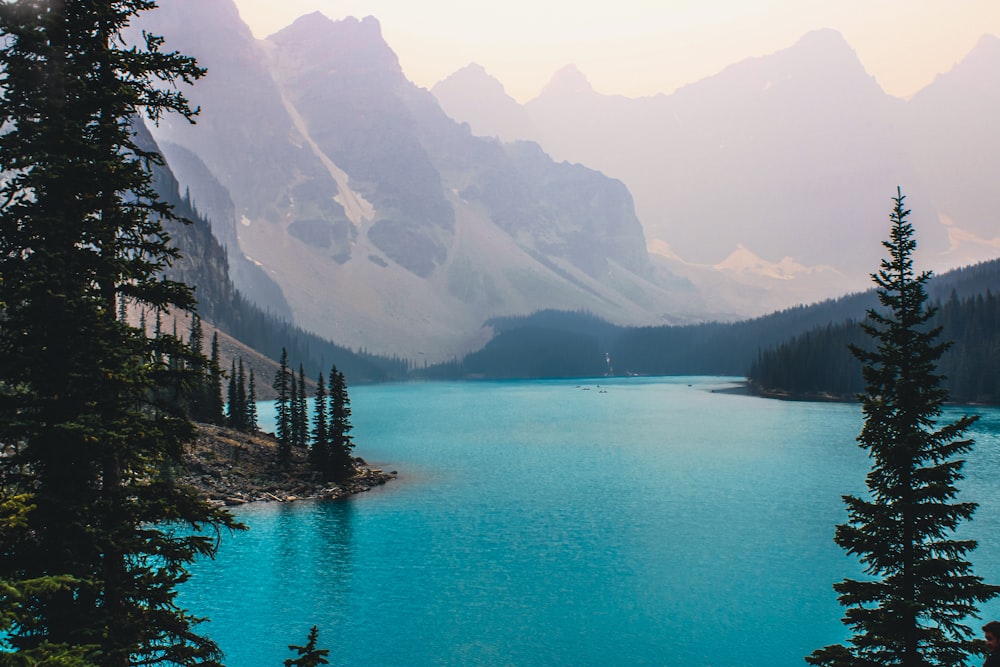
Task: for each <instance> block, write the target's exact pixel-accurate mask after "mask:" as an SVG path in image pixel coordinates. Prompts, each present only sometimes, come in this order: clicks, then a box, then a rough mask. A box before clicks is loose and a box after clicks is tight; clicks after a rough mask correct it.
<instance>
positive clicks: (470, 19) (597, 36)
mask: <svg viewBox="0 0 1000 667" xmlns="http://www.w3.org/2000/svg"><path fill="white" fill-rule="evenodd" d="M216 1H217V0H216ZM236 4H237V5H238V6H239V9H240V13H241V15H242V16H243V19H244V20H245V21H246V22H247V23H248V24H249V25H250V28H251V29H252V30H253V31H254V34H255V35H257V36H258V37H266V36H267V35H269V34H271V33H272V32H275V31H276V30H280V29H281V28H283V27H285V26H286V25H288V24H289V23H291V22H292V21H293V20H294V19H295V18H297V17H298V16H301V15H303V14H307V13H309V12H312V11H316V10H319V11H321V12H323V13H324V14H325V15H326V16H328V17H330V18H331V19H340V18H343V17H345V16H356V17H358V18H361V17H364V16H368V15H371V16H375V17H376V18H377V19H378V20H379V21H380V23H381V24H382V33H383V35H384V37H385V39H386V41H387V42H388V43H389V46H390V47H392V49H393V50H394V51H395V52H396V54H397V55H398V56H399V60H400V63H401V65H402V67H403V70H404V72H405V73H406V75H407V77H408V78H409V79H410V80H411V81H413V82H414V83H416V84H417V85H420V86H424V87H427V88H429V87H431V86H433V85H434V84H435V83H437V82H438V81H440V80H441V79H443V78H444V77H446V76H448V75H449V74H451V73H452V72H454V71H455V70H457V69H459V68H461V67H464V66H465V65H467V64H469V63H470V62H476V63H479V64H480V65H482V66H483V67H485V68H486V70H487V71H488V72H489V73H490V74H492V75H493V76H495V77H497V78H498V79H500V81H501V82H503V84H504V86H505V87H506V89H507V92H508V93H510V94H511V95H512V96H514V97H515V98H517V99H518V100H520V101H522V102H524V101H527V100H528V99H530V98H532V97H534V96H535V95H537V94H538V93H539V92H540V91H541V89H542V87H543V86H544V85H545V83H546V82H548V80H549V79H550V78H551V76H552V74H553V73H554V72H555V71H556V70H557V69H559V68H560V67H562V66H564V65H567V64H570V63H573V64H575V65H577V66H578V67H579V68H580V69H581V70H582V71H583V72H584V74H586V75H587V78H588V79H589V80H590V82H591V84H593V86H594V88H596V89H597V90H598V91H600V92H602V93H609V94H610V93H618V94H623V95H628V96H630V97H637V96H642V95H652V94H655V93H658V92H671V91H673V90H674V89H676V88H677V87H678V86H681V85H684V84H686V83H690V82H692V81H697V80H698V79H701V78H704V77H706V76H710V75H712V74H715V73H716V72H718V71H719V70H721V69H722V68H724V67H725V66H726V65H730V64H732V63H734V62H738V61H740V60H743V59H745V58H747V57H751V56H761V55H765V54H768V53H773V52H774V51H777V50H780V49H783V48H785V47H787V46H791V45H792V44H793V43H794V42H795V41H797V40H798V38H799V37H801V36H802V35H804V34H805V33H806V32H808V31H810V30H815V29H819V28H834V29H836V30H839V31H840V32H841V33H842V34H843V35H844V37H846V39H847V41H848V42H850V43H851V45H852V46H853V47H854V49H855V50H856V51H857V53H858V56H859V57H860V58H861V61H862V62H863V63H864V65H865V67H866V69H867V70H868V72H869V73H870V74H872V75H874V76H875V78H876V79H877V80H878V82H879V83H880V84H881V85H882V87H883V88H884V89H885V90H886V91H887V92H888V93H890V94H893V95H897V96H901V97H905V96H908V95H911V94H912V93H914V92H916V91H917V90H919V89H920V88H921V87H923V86H925V85H926V84H928V83H930V82H931V81H932V80H933V78H934V76H935V75H936V74H938V73H940V72H944V71H947V70H948V69H950V68H951V66H952V65H954V64H955V63H956V62H957V61H958V60H960V59H961V58H962V57H963V56H965V55H966V54H967V53H968V52H969V51H970V50H971V49H972V47H973V46H975V44H976V42H977V41H978V39H979V37H980V36H981V35H983V34H984V33H990V34H993V35H1000V0H602V1H600V2H599V1H597V0H589V1H588V0H583V1H582V2H581V0H490V1H489V2H484V1H481V0H236Z"/></svg>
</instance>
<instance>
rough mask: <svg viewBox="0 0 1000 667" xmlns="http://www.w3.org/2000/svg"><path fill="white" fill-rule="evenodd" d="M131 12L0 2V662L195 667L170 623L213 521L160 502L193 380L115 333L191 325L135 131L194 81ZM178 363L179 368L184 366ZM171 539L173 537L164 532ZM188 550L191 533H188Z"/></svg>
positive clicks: (187, 644) (205, 655) (181, 619)
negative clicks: (147, 323) (145, 325)
mask: <svg viewBox="0 0 1000 667" xmlns="http://www.w3.org/2000/svg"><path fill="white" fill-rule="evenodd" d="M153 7H155V3H154V2H152V1H150V0H58V1H55V2H53V1H51V0H44V1H43V0H5V1H4V2H0V127H2V128H3V132H2V133H0V311H2V312H0V448H2V450H3V451H2V455H0V506H2V507H3V508H4V510H3V511H2V512H0V550H2V553H0V662H3V663H4V664H67V665H68V664H74V665H77V664H93V665H101V666H107V667H112V666H113V667H120V666H126V665H138V664H143V665H154V664H172V665H214V664H218V663H219V660H220V657H221V656H220V654H219V651H218V649H217V647H216V645H215V644H214V643H213V642H212V641H210V640H209V639H207V638H205V637H203V636H200V635H198V634H197V632H196V625H197V622H198V619H196V618H194V617H192V616H191V615H190V614H188V613H187V612H186V611H185V610H183V609H181V608H179V607H178V606H177V600H176V590H177V586H178V585H179V584H181V583H182V582H183V581H185V580H186V578H187V576H188V575H187V572H186V569H185V568H186V566H187V565H188V564H189V563H190V562H191V561H193V560H194V559H195V558H198V557H202V556H206V555H212V554H213V553H214V551H215V548H216V545H217V539H216V535H217V532H218V530H219V529H220V528H223V527H227V526H228V527H235V524H234V522H233V520H232V519H231V517H230V516H229V515H228V514H227V513H226V512H225V511H224V510H221V509H217V508H213V507H211V506H209V505H208V504H206V503H204V502H202V501H201V500H199V499H198V498H197V497H196V496H195V495H193V493H191V492H189V491H187V490H185V489H183V488H179V487H177V486H176V485H174V483H173V481H172V479H173V476H172V475H171V474H169V471H170V470H171V469H172V468H174V467H176V466H178V465H179V464H180V462H181V454H182V447H183V444H184V443H185V442H186V441H187V440H188V439H190V438H191V437H192V435H193V425H192V423H191V422H190V421H189V419H188V417H187V416H186V415H185V414H184V411H183V410H182V409H181V407H180V406H179V405H178V403H177V401H176V400H175V399H176V397H177V396H178V395H179V393H178V392H183V391H185V390H186V389H187V388H189V387H190V386H191V382H192V379H193V378H192V376H191V373H190V369H191V368H192V367H195V366H199V365H201V363H202V360H201V359H200V354H199V353H196V352H195V351H193V350H192V349H191V348H190V347H189V346H188V345H186V344H185V343H183V342H182V341H181V340H180V339H179V338H178V337H177V336H176V335H170V334H164V333H163V332H162V331H161V332H160V335H158V336H156V337H154V338H150V337H148V336H147V335H146V332H145V331H143V330H141V329H139V328H135V327H132V326H130V325H129V324H128V323H127V322H126V321H124V318H121V317H119V314H120V313H122V312H124V310H125V306H126V305H128V306H130V307H138V308H140V309H141V312H143V313H145V312H146V311H147V310H149V311H151V312H154V313H155V314H156V315H157V321H159V319H160V315H161V314H163V313H166V312H168V310H175V311H191V310H192V309H193V307H194V298H193V293H192V291H191V289H189V288H188V287H187V286H185V285H183V284H181V283H177V282H173V281H170V280H167V279H165V278H164V277H163V272H164V269H166V268H167V267H168V266H169V265H170V264H171V263H172V262H173V261H174V260H175V259H176V258H177V257H178V253H177V250H176V249H175V248H174V247H173V246H172V245H171V242H170V237H169V235H168V234H167V233H166V231H165V230H164V227H163V226H162V221H164V220H166V219H171V218H173V217H174V216H173V213H172V210H171V208H170V207H169V206H167V205H166V204H164V203H163V202H162V201H161V200H160V199H159V198H158V197H157V195H156V193H155V192H154V190H153V188H152V181H151V172H150V169H151V167H152V165H154V164H157V163H159V162H160V157H159V156H158V155H157V154H155V153H151V152H148V151H145V150H142V149H141V148H140V147H139V146H137V144H136V142H135V130H134V127H135V126H134V123H137V122H140V121H139V120H138V118H139V117H140V114H145V116H146V117H147V118H148V119H150V120H152V121H156V120H157V119H159V118H160V117H161V116H162V115H163V114H165V113H170V112H175V113H179V114H180V115H181V116H182V117H184V118H187V119H189V120H190V119H192V116H193V112H192V110H191V109H190V108H189V106H188V104H187V101H186V100H185V98H184V96H183V95H182V94H181V92H180V91H179V90H178V88H177V84H180V83H190V82H193V81H194V80H196V79H197V78H199V77H200V76H201V75H202V73H203V70H201V69H200V68H199V67H198V65H197V63H196V62H195V61H194V60H193V59H191V58H189V57H186V56H183V55H179V54H176V53H166V52H163V51H162V50H161V46H162V44H163V41H162V40H161V39H160V38H158V37H155V36H152V35H145V39H144V43H143V44H142V45H140V46H137V47H130V46H126V45H125V43H124V41H123V39H122V37H121V36H122V33H123V31H124V30H125V29H126V27H127V26H128V24H129V22H130V21H131V20H132V19H133V18H135V17H136V16H137V15H138V14H140V13H141V12H143V11H146V10H149V9H152V8H153ZM195 360H197V363H192V362H194V361H195ZM178 528H179V529H178ZM206 531H207V532H206Z"/></svg>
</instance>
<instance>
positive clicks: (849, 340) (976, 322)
mask: <svg viewBox="0 0 1000 667" xmlns="http://www.w3.org/2000/svg"><path fill="white" fill-rule="evenodd" d="M934 310H935V314H934V317H933V318H932V319H931V320H930V322H931V326H933V327H940V328H941V336H942V338H943V339H944V340H946V341H950V342H951V346H950V347H949V348H948V349H947V350H946V351H945V353H944V354H943V355H942V357H941V359H940V361H939V362H938V372H939V373H940V374H941V375H943V376H944V383H943V384H944V386H945V387H946V388H947V389H948V391H949V394H950V396H951V400H952V401H954V402H957V403H988V404H997V403H1000V298H998V296H997V295H996V294H994V293H993V292H992V291H989V290H987V291H986V293H985V294H979V295H976V296H970V297H965V298H959V297H958V295H957V294H955V293H953V294H952V295H951V297H950V298H948V300H947V301H945V302H943V303H938V304H936V305H935V306H934ZM866 345H867V340H866V336H865V334H864V332H863V331H862V328H861V321H860V320H855V319H849V320H845V321H843V322H840V323H838V324H828V325H826V326H825V327H817V328H814V329H811V330H809V331H806V332H805V333H802V334H799V335H798V336H795V337H793V338H791V339H790V340H788V341H785V342H783V343H781V344H779V345H776V346H774V347H771V348H768V349H766V350H763V351H761V352H760V354H759V355H758V358H757V359H756V360H755V361H754V362H753V364H752V365H751V366H750V369H749V371H748V372H747V378H748V379H749V380H750V382H751V384H752V386H753V387H754V388H755V389H756V390H757V391H759V392H761V393H763V394H765V395H781V396H792V397H803V398H817V397H819V398H822V397H826V398H834V399H851V398H853V397H854V396H856V395H857V394H858V393H860V392H861V391H862V390H863V389H864V380H863V378H862V376H861V364H860V362H859V361H858V360H857V359H856V358H855V356H854V355H853V354H852V353H851V351H850V347H851V346H856V347H860V348H862V349H864V348H865V347H866Z"/></svg>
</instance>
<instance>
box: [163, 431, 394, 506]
mask: <svg viewBox="0 0 1000 667" xmlns="http://www.w3.org/2000/svg"><path fill="white" fill-rule="evenodd" d="M197 427H198V431H197V435H196V436H195V438H194V439H193V440H192V441H191V442H190V443H189V444H188V445H187V446H186V447H185V451H184V464H185V466H184V467H185V469H184V470H183V471H182V472H180V473H179V474H178V475H177V481H178V482H179V483H180V484H183V485H186V486H189V487H191V488H194V489H195V490H196V491H197V492H198V494H199V495H201V496H203V497H205V498H206V499H208V501H209V502H211V503H213V504H218V505H227V506H235V505H244V504H247V503H253V502H294V501H296V500H316V499H326V500H340V499H343V498H347V497H349V496H352V495H356V494H359V493H364V492H366V491H369V490H371V489H373V488H375V487H377V486H381V485H383V484H385V483H386V482H388V481H389V480H392V479H395V478H396V475H397V473H396V471H395V470H393V471H391V472H384V471H383V470H381V469H380V468H376V467H373V466H370V465H369V464H368V463H366V462H365V461H364V460H363V459H361V458H360V457H355V458H354V462H355V467H354V473H353V474H352V475H350V476H349V477H347V478H346V479H344V480H342V481H340V482H333V481H331V480H327V479H323V476H322V475H321V474H320V473H319V472H317V471H316V470H315V469H314V468H313V467H312V466H311V465H310V464H309V460H308V456H309V453H308V450H307V449H305V448H301V447H293V448H292V454H291V460H290V461H289V463H288V465H287V466H282V465H280V464H279V463H278V440H277V438H275V437H274V436H273V435H271V434H270V433H253V434H251V433H242V432H240V431H235V430H233V429H229V428H224V427H220V426H214V425H210V424H198V425H197Z"/></svg>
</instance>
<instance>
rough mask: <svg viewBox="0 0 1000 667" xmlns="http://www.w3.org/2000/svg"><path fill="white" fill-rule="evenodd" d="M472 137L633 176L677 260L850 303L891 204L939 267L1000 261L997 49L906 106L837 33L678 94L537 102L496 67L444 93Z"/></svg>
mask: <svg viewBox="0 0 1000 667" xmlns="http://www.w3.org/2000/svg"><path fill="white" fill-rule="evenodd" d="M433 93H434V94H435V96H436V97H437V98H438V101H439V102H440V103H441V106H442V108H443V109H444V110H445V111H446V112H447V113H448V114H449V115H451V116H452V117H453V118H455V119H456V120H459V121H462V122H466V123H468V124H469V125H470V127H471V129H472V131H473V133H475V134H478V135H482V136H496V137H498V138H500V139H502V140H505V141H512V140H518V139H530V140H533V141H537V142H538V143H539V144H540V145H541V146H542V147H543V148H544V149H545V150H546V151H547V152H548V153H550V154H551V155H552V156H553V157H554V158H555V159H559V160H569V161H572V162H580V163H584V164H587V165H588V166H590V167H593V168H596V169H599V170H601V171H602V172H604V173H606V174H608V175H609V176H612V177H615V178H619V179H621V180H622V181H623V182H624V183H625V184H626V185H627V186H628V188H629V190H630V191H631V192H632V194H633V196H634V197H635V202H636V211H637V213H638V216H639V219H640V220H641V221H642V223H643V226H644V228H645V232H646V237H647V241H648V243H649V246H650V249H651V250H652V251H653V252H654V253H656V254H658V255H659V256H661V257H664V258H666V259H667V260H668V261H669V262H670V266H672V267H673V270H674V271H678V272H683V271H684V269H683V268H682V267H683V266H684V265H690V264H696V265H709V266H714V267H716V268H718V269H720V270H722V271H724V272H727V273H729V274H731V275H735V274H744V275H747V276H749V275H751V274H757V275H761V276H763V275H768V274H770V276H771V277H773V278H778V279H783V280H785V281H788V282H802V281H803V279H805V281H806V282H808V281H809V280H812V281H815V280H816V279H817V278H819V279H820V282H821V284H820V285H813V286H811V287H810V289H816V290H818V291H815V292H813V293H814V294H815V295H819V293H820V291H821V290H822V283H825V284H826V285H827V286H828V288H829V286H835V287H836V289H837V292H836V293H843V292H844V291H846V290H847V289H848V288H857V287H860V286H861V285H862V284H863V283H864V282H865V281H866V280H867V273H868V272H870V271H871V270H873V268H874V267H876V266H877V261H878V258H879V257H880V255H881V252H882V248H881V245H880V243H879V241H880V239H882V238H883V237H884V236H885V234H886V230H887V224H886V215H887V211H888V208H889V197H890V196H891V195H892V194H893V193H894V192H895V189H896V186H897V185H900V186H902V188H903V191H904V193H905V194H907V195H908V200H907V201H908V204H910V205H911V207H912V208H913V211H914V215H913V219H914V221H915V224H916V226H917V230H918V235H917V236H918V241H919V243H920V247H921V249H922V250H921V256H920V259H921V261H923V262H926V263H927V265H928V266H930V267H932V268H935V269H936V270H941V269H945V268H951V267H954V266H960V265H964V264H968V263H971V262H974V261H981V260H983V259H989V258H993V257H996V256H997V255H1000V219H998V211H1000V188H996V187H995V184H996V183H997V182H1000V181H998V179H1000V39H998V38H996V37H993V36H985V37H983V38H982V39H981V41H980V42H979V43H978V44H977V45H976V46H975V48H974V49H973V51H972V52H971V53H970V54H969V55H968V56H967V57H966V58H965V59H964V60H963V61H962V62H961V63H959V64H958V65H956V66H955V67H954V69H953V70H952V71H950V72H948V73H946V74H942V75H940V76H939V77H938V78H937V79H936V80H935V81H934V82H933V83H932V84H931V85H929V86H927V87H926V88H925V89H924V90H922V91H921V92H919V93H918V94H917V95H915V96H914V97H913V98H912V99H910V100H908V101H904V100H900V99H897V98H894V97H891V96H889V95H887V94H886V93H884V92H883V91H882V89H881V88H880V87H879V86H878V84H877V82H876V81H875V80H874V79H873V78H872V77H871V76H870V75H868V73H867V72H866V71H865V70H864V68H863V66H862V65H861V63H860V61H859V60H858V58H857V56H856V55H855V53H854V51H853V50H852V49H851V47H850V45H849V44H848V43H847V42H846V41H845V40H844V39H843V37H841V35H840V34H839V33H837V32H835V31H832V30H821V31H817V32H813V33H810V34H807V35H806V36H804V37H803V38H802V39H801V40H800V41H799V42H798V43H796V44H794V45H793V46H791V47H789V48H787V49H785V50H783V51H779V52H777V53H775V54H772V55H769V56H766V57H761V58H753V59H748V60H745V61H743V62H740V63H737V64H734V65H732V66H731V67H729V68H727V69H725V70H723V71H722V72H720V73H719V74H717V75H715V76H713V77H709V78H707V79H704V80H702V81H699V82H697V83H694V84H692V85H689V86H686V87H684V88H681V89H679V90H677V91H676V92H674V93H673V94H670V95H657V96H654V97H647V98H640V99H629V98H625V97H620V96H610V95H603V94H600V93H598V92H597V91H595V90H594V89H593V88H592V87H591V86H590V84H589V83H588V82H587V80H586V78H585V76H584V75H583V74H582V73H581V72H579V71H578V70H577V69H576V68H575V67H572V66H569V67H567V68H565V69H563V70H560V71H559V72H557V73H556V74H555V76H554V77H553V79H552V80H551V82H550V84H549V85H548V86H547V87H546V88H545V89H544V90H543V92H542V93H541V94H540V95H539V96H538V97H537V98H535V99H533V100H531V101H529V102H527V103H526V104H524V105H520V104H518V103H517V102H516V101H515V100H513V99H512V98H511V97H509V96H508V95H507V94H506V92H505V91H504V89H503V86H502V84H501V83H500V82H499V81H497V80H496V79H494V78H493V77H491V76H490V75H489V74H488V73H487V72H486V71H485V70H483V68H482V67H480V66H478V65H470V66H468V67H466V68H464V69H462V70H460V71H458V72H456V73H455V74H453V75H452V76H450V77H448V78H447V79H445V80H444V81H442V82H440V83H439V84H438V85H436V86H435V87H434V88H433Z"/></svg>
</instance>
